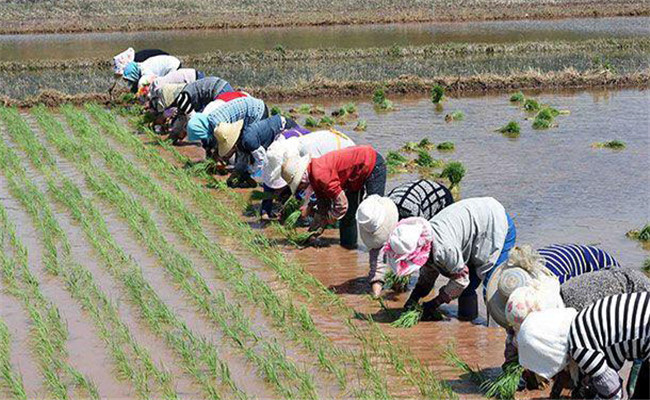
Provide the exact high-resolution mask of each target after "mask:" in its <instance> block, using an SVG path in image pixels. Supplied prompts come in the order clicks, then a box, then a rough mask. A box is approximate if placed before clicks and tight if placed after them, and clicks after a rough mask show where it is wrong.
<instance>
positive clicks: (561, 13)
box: [0, 0, 650, 34]
mask: <svg viewBox="0 0 650 400" xmlns="http://www.w3.org/2000/svg"><path fill="white" fill-rule="evenodd" d="M149 7H150V6H149V4H148V2H133V1H127V0H116V1H110V2H106V1H100V0H63V1H57V2H49V1H47V2H46V1H38V0H37V1H29V2H22V1H8V0H3V1H0V33H3V34H8V33H19V34H21V33H71V32H108V31H144V30H171V29H226V28H227V29H232V28H252V27H286V26H318V25H361V24H377V23H404V22H451V21H478V20H505V19H527V18H530V19H552V18H575V17H609V16H640V15H645V16H647V15H650V3H649V2H647V1H644V0H611V1H603V0H540V1H537V2H535V3H534V4H532V3H530V2H529V1H528V0H508V1H506V0H474V1H454V2H450V1H447V0H425V1H418V0H400V1H395V0H379V1H370V0H361V1H353V0H341V1H337V2H330V1H326V0H313V1H302V0H289V1H280V0H266V1H264V2H253V3H242V2H240V1H236V0H223V1H219V2H207V3H206V2H198V1H196V0H169V1H165V2H160V3H157V4H156V5H155V7H156V9H155V12H151V9H150V8H149Z"/></svg>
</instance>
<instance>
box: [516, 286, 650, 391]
mask: <svg viewBox="0 0 650 400" xmlns="http://www.w3.org/2000/svg"><path fill="white" fill-rule="evenodd" d="M517 341H518V343H519V362H520V363H521V365H522V366H523V367H524V368H526V369H529V370H531V371H533V372H535V373H536V374H538V375H541V376H542V377H544V378H546V379H552V378H553V377H555V376H556V375H558V374H559V373H560V372H561V371H563V370H564V369H565V368H567V367H569V370H570V372H571V376H572V377H573V378H574V380H575V381H577V380H578V376H579V373H580V374H582V376H584V377H585V379H584V380H588V381H589V384H590V386H591V387H593V389H594V390H595V391H596V395H597V397H598V398H603V399H621V398H623V387H622V380H621V378H620V376H619V374H618V371H620V370H621V368H622V367H623V363H624V362H625V361H626V360H628V361H634V360H637V359H640V360H643V364H644V365H643V366H642V368H641V374H640V375H645V376H639V377H638V380H637V385H636V388H635V390H634V392H635V393H634V397H635V398H646V399H647V398H648V358H650V292H647V291H646V292H636V293H626V294H618V295H614V296H608V297H605V298H602V299H600V300H597V301H596V302H594V303H592V304H590V305H589V306H587V307H586V308H584V309H583V310H581V311H580V312H578V311H577V310H575V309H574V308H564V309H554V310H544V311H536V312H533V313H531V314H530V315H529V316H528V317H527V318H526V320H525V321H524V322H523V324H522V325H521V329H520V330H519V333H518V334H517ZM637 396H638V397H637Z"/></svg>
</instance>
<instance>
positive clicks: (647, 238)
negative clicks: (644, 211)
mask: <svg viewBox="0 0 650 400" xmlns="http://www.w3.org/2000/svg"><path fill="white" fill-rule="evenodd" d="M625 236H627V237H629V238H631V239H635V240H638V241H641V242H650V224H646V225H645V226H644V227H643V228H642V229H641V230H639V231H637V230H632V231H629V232H628V233H626V234H625Z"/></svg>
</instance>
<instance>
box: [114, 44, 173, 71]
mask: <svg viewBox="0 0 650 400" xmlns="http://www.w3.org/2000/svg"><path fill="white" fill-rule="evenodd" d="M166 55H169V53H167V52H164V51H162V50H159V49H145V50H140V51H135V50H133V48H132V47H129V48H128V49H126V50H124V51H123V52H121V53H120V54H118V55H116V56H115V57H113V72H115V74H116V75H119V76H121V75H122V74H123V73H124V67H126V64H128V63H130V62H132V61H135V62H138V63H140V62H143V61H145V60H146V59H148V58H151V57H153V56H166Z"/></svg>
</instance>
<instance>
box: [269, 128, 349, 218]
mask: <svg viewBox="0 0 650 400" xmlns="http://www.w3.org/2000/svg"><path fill="white" fill-rule="evenodd" d="M352 146H354V142H353V141H352V139H350V138H349V137H348V136H347V135H346V134H344V133H342V132H339V131H336V130H334V129H329V130H321V131H314V132H311V131H309V130H307V129H303V128H300V127H297V128H294V129H288V130H285V131H284V132H282V134H281V135H280V136H279V137H278V138H277V139H276V140H275V141H274V142H273V143H272V144H271V146H269V148H268V150H267V152H266V161H265V162H264V165H263V166H262V182H263V184H262V187H263V188H264V191H265V192H269V193H270V192H275V191H280V190H282V189H285V188H288V186H287V183H286V182H285V181H284V180H283V179H282V176H281V170H282V164H283V163H284V162H285V161H286V160H288V159H290V158H294V157H303V156H307V155H308V156H310V157H311V158H316V157H321V156H323V155H325V154H327V153H329V152H330V151H334V150H341V149H345V148H348V147H352ZM265 215H266V218H273V217H274V215H273V200H272V199H268V200H263V201H262V217H263V218H265Z"/></svg>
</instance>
